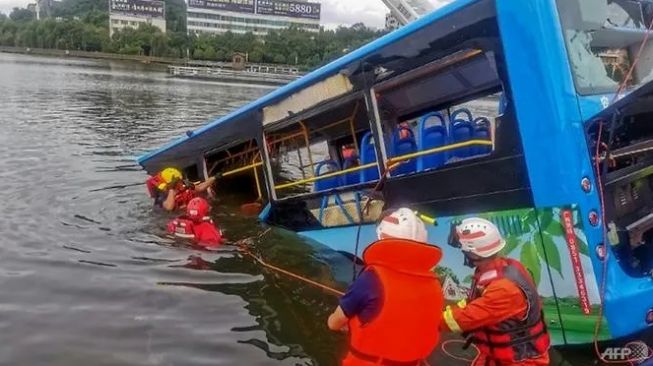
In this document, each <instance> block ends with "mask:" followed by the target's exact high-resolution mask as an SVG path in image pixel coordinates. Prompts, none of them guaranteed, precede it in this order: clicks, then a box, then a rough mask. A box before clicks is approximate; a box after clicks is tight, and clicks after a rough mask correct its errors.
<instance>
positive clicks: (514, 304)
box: [442, 218, 551, 366]
mask: <svg viewBox="0 0 653 366" xmlns="http://www.w3.org/2000/svg"><path fill="white" fill-rule="evenodd" d="M449 243H450V244H451V245H453V246H456V247H459V248H460V249H461V250H462V251H463V254H464V255H465V264H466V265H468V266H470V267H473V268H475V272H474V277H473V282H472V290H471V294H470V296H469V298H468V299H467V300H463V301H460V302H459V303H458V304H457V305H452V306H447V307H446V310H445V311H444V314H443V326H442V328H443V329H445V330H449V331H452V332H458V333H462V334H463V335H464V336H466V337H469V338H468V340H470V341H471V342H473V343H474V345H476V347H478V349H479V351H480V354H479V356H478V357H477V358H476V360H475V361H474V363H473V365H474V366H512V365H519V366H543V365H548V364H549V353H548V351H549V347H550V343H551V341H550V339H549V334H548V332H547V329H546V324H545V322H544V319H543V314H542V303H541V301H540V297H539V295H538V293H537V287H536V285H535V284H534V283H533V280H532V278H531V276H530V274H529V273H528V271H527V270H526V268H525V267H524V266H523V265H522V264H521V263H520V262H519V261H517V260H514V259H510V258H505V257H503V256H501V255H500V252H501V250H502V249H503V247H504V246H505V245H506V242H505V240H504V239H503V238H502V237H501V233H500V232H499V230H498V229H497V227H496V226H495V225H494V224H493V223H491V222H490V221H488V220H485V219H481V218H470V219H465V220H463V221H462V223H460V224H459V225H454V226H453V227H452V230H451V236H450V238H449Z"/></svg>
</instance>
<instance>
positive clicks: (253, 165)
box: [222, 161, 263, 177]
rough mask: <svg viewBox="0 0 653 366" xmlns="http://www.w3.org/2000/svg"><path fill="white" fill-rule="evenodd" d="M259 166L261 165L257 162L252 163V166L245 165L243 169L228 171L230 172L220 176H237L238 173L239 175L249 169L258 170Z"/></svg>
mask: <svg viewBox="0 0 653 366" xmlns="http://www.w3.org/2000/svg"><path fill="white" fill-rule="evenodd" d="M261 165H263V163H262V162H260V161H259V162H258V163H254V164H250V165H246V166H244V167H240V168H238V169H234V170H230V171H228V172H224V173H222V176H223V177H228V176H230V175H234V174H238V173H240V172H244V171H246V170H249V169H254V168H258V167H260V166H261Z"/></svg>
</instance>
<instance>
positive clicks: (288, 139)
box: [265, 96, 378, 199]
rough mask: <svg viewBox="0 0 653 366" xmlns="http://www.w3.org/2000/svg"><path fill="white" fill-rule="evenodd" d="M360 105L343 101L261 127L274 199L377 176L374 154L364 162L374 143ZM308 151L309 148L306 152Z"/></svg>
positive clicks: (355, 100) (349, 99)
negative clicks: (369, 174)
mask: <svg viewBox="0 0 653 366" xmlns="http://www.w3.org/2000/svg"><path fill="white" fill-rule="evenodd" d="M364 105H365V103H364V101H363V100H362V99H361V98H360V97H359V98H352V97H351V96H348V97H347V98H345V99H344V100H343V101H342V102H339V103H338V101H333V107H332V108H325V107H323V108H321V109H319V110H318V111H310V110H309V111H307V112H305V114H299V115H296V116H293V117H291V120H290V121H281V122H278V123H275V124H272V125H270V126H267V127H266V131H265V136H266V141H267V143H268V147H269V149H270V160H271V164H272V170H273V177H272V185H273V186H274V189H275V192H276V195H277V198H279V199H283V198H288V197H293V196H297V195H303V194H308V193H320V192H331V191H334V190H336V189H340V188H341V187H345V186H351V185H356V184H359V183H361V182H365V181H367V180H365V179H361V177H362V176H363V173H365V172H366V171H367V170H374V171H377V175H376V177H377V179H378V168H377V166H376V155H375V154H374V159H373V160H371V162H368V164H366V165H362V163H361V157H362V158H363V159H369V156H370V146H372V151H373V150H374V145H371V144H372V142H371V141H373V140H370V139H369V138H366V136H367V135H368V132H369V129H370V125H369V121H368V119H367V113H366V112H365V108H364ZM361 145H364V146H361ZM307 146H310V148H307Z"/></svg>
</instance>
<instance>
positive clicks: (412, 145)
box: [392, 126, 417, 175]
mask: <svg viewBox="0 0 653 366" xmlns="http://www.w3.org/2000/svg"><path fill="white" fill-rule="evenodd" d="M404 131H405V132H407V133H406V134H405V135H404V134H402V132H404ZM402 135H403V136H402ZM416 151H417V143H416V142H415V133H414V132H413V130H411V129H410V128H408V127H402V126H399V127H398V128H396V129H395V130H394V133H393V134H392V156H394V157H397V156H402V155H406V154H412V153H414V152H416ZM415 170H417V159H410V160H406V161H403V162H402V164H401V165H399V166H398V167H397V168H396V169H395V170H394V171H393V172H392V175H401V174H409V173H414V172H415Z"/></svg>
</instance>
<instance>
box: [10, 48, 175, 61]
mask: <svg viewBox="0 0 653 366" xmlns="http://www.w3.org/2000/svg"><path fill="white" fill-rule="evenodd" d="M0 53H13V54H22V55H34V56H50V57H60V58H67V57H71V58H87V59H95V60H116V61H132V62H134V61H135V62H140V63H143V64H159V65H184V64H185V63H186V60H185V59H175V58H166V57H150V56H141V55H122V54H118V53H105V52H89V51H71V50H60V49H54V48H31V47H12V46H0Z"/></svg>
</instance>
